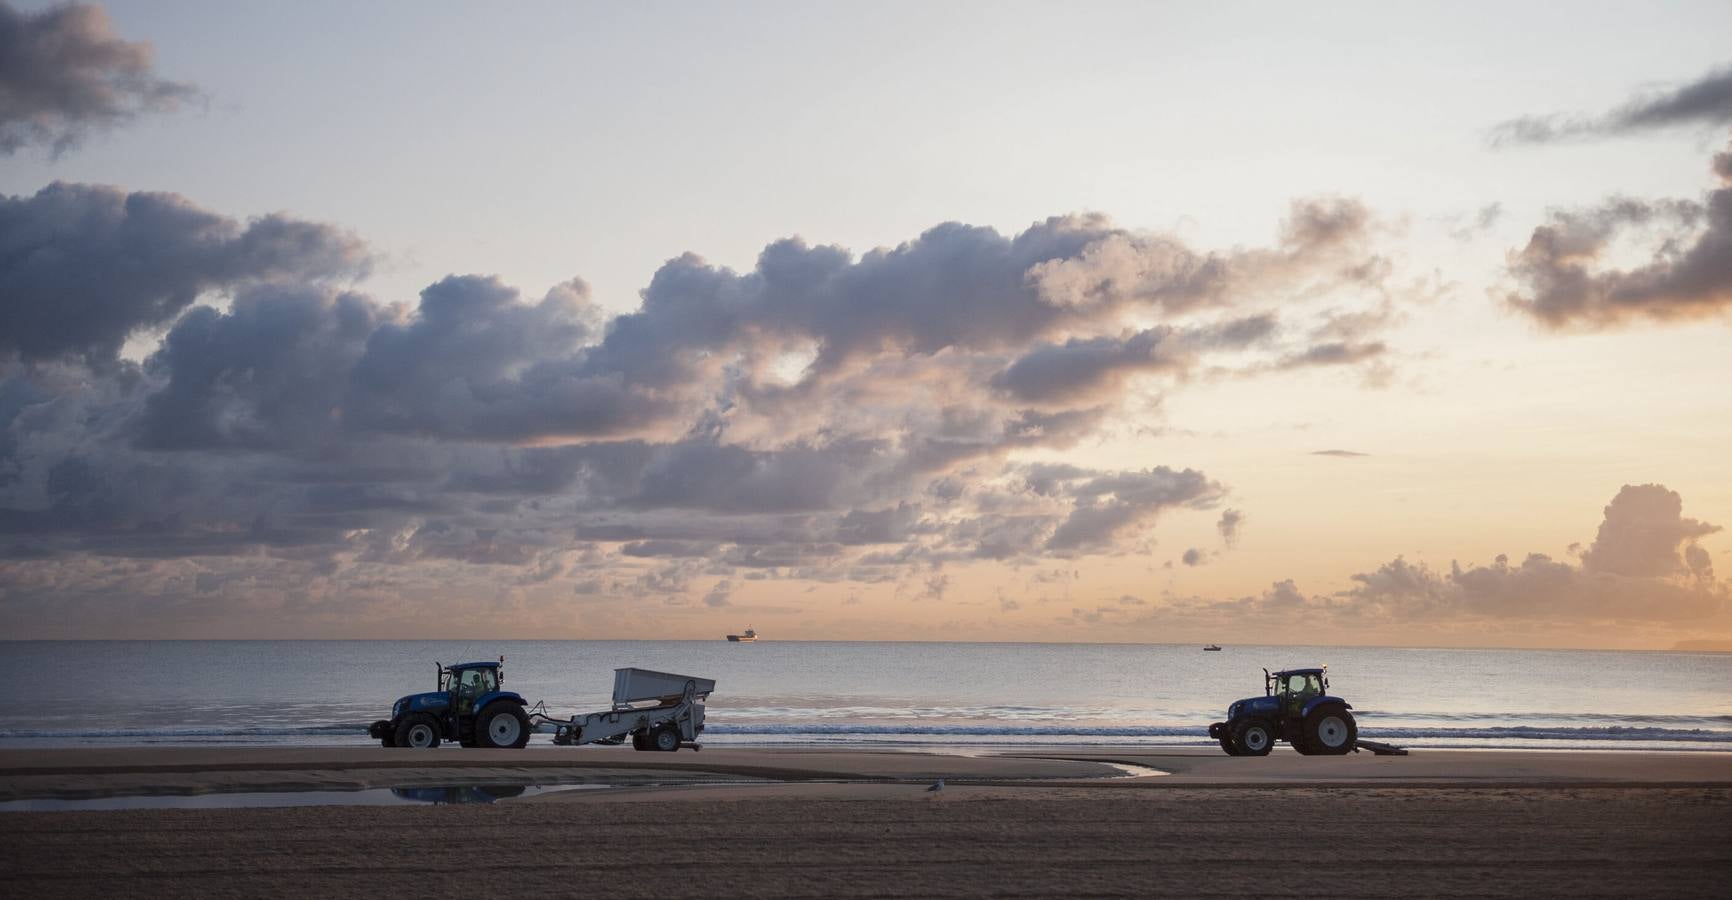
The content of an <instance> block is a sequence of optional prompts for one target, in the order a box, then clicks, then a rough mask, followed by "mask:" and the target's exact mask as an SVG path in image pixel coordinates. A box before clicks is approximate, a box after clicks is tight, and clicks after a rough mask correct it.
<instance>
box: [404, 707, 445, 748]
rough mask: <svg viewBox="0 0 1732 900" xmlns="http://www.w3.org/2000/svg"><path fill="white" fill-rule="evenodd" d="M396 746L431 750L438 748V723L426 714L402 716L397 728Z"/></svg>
mask: <svg viewBox="0 0 1732 900" xmlns="http://www.w3.org/2000/svg"><path fill="white" fill-rule="evenodd" d="M397 746H399V747H408V748H409V749H411V750H431V749H433V748H434V747H437V746H439V721H438V720H437V719H434V718H433V717H432V716H429V715H427V714H426V713H415V714H414V715H412V716H404V717H403V721H402V723H401V724H399V725H398V726H397Z"/></svg>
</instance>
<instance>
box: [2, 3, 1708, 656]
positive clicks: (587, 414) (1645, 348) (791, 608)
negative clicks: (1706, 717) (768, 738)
mask: <svg viewBox="0 0 1732 900" xmlns="http://www.w3.org/2000/svg"><path fill="white" fill-rule="evenodd" d="M1728 33H1732V7H1728V6H1727V5H1726V4H1722V3H1702V4H1688V3H1679V4H1666V5H1664V6H1663V7H1662V8H1656V7H1651V6H1650V7H1641V8H1638V7H1625V8H1619V7H1615V6H1614V7H1605V8H1598V7H1596V8H1586V7H1580V6H1572V7H1571V11H1570V14H1569V15H1567V16H1560V15H1559V14H1558V11H1557V9H1556V8H1554V7H1550V6H1546V5H1541V4H1518V5H1515V6H1513V7H1512V6H1510V5H1507V4H1506V5H1499V6H1495V7H1494V6H1489V5H1488V6H1484V7H1472V6H1470V7H1467V8H1448V9H1446V8H1441V7H1440V8H1438V9H1436V10H1421V9H1413V8H1390V7H1388V6H1387V5H1377V4H1366V5H1362V6H1332V7H1329V8H1327V9H1322V10H1318V9H1309V8H1299V7H1291V6H1275V5H1270V6H1251V7H1236V8H1235V7H1222V8H1212V9H1195V8H1186V7H1181V6H1158V5H1153V4H1142V3H1136V4H1099V5H1091V6H1087V7H1080V8H1079V7H1076V6H1072V5H1061V4H979V5H971V4H944V5H941V6H939V7H936V8H934V7H933V6H932V5H930V4H910V5H899V4H869V5H861V6H859V7H848V6H843V5H835V4H821V5H816V6H814V5H809V4H741V5H727V6H720V7H699V6H692V7H687V8H681V7H677V6H651V7H634V8H625V9H621V8H615V7H609V6H603V5H593V6H591V5H578V4H546V5H541V4H520V5H515V6H513V7H511V8H510V9H506V10H498V9H486V8H480V7H466V6H458V5H454V4H453V5H449V6H446V5H439V4H435V5H426V4H413V5H411V4H371V5H365V6H360V7H356V6H354V5H352V4H322V3H305V4H290V5H281V4H251V3H236V4H193V3H187V4H182V3H114V4H108V5H105V6H101V7H98V6H89V5H75V6H63V5H44V4H34V3H12V2H6V0H0V55H3V56H4V57H5V58H6V63H5V64H4V65H0V98H4V99H3V101H0V631H3V632H4V633H5V634H7V635H8V636H18V637H56V638H78V637H298V636H307V637H391V638H397V637H403V638H408V637H450V636H458V635H464V636H473V635H476V634H485V635H487V636H493V637H502V638H503V637H533V636H548V637H597V638H711V637H719V636H720V635H721V634H723V633H725V632H727V631H737V630H739V629H740V628H743V627H745V625H746V624H748V623H750V624H753V625H755V626H756V627H757V628H758V630H759V631H760V632H763V633H765V634H766V635H767V636H769V637H772V638H784V639H791V638H806V639H855V638H862V639H864V638H884V639H923V640H926V639H929V640H1051V641H1092V640H1108V641H1184V642H1193V641H1205V640H1214V641H1222V642H1228V641H1234V642H1248V641H1268V642H1281V643H1388V644H1427V645H1434V644H1444V645H1522V646H1600V647H1639V648H1668V647H1672V646H1674V645H1675V644H1678V643H1680V642H1690V641H1732V580H1729V579H1728V578H1727V573H1729V572H1732V538H1729V537H1728V536H1727V532H1726V531H1724V530H1722V528H1721V526H1724V525H1726V524H1727V523H1732V450H1729V448H1732V389H1729V388H1732V55H1729V54H1728V52H1727V50H1726V47H1725V42H1724V40H1723V37H1722V36H1723V35H1725V34H1728Z"/></svg>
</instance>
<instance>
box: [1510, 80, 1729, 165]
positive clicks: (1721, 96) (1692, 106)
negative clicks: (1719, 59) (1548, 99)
mask: <svg viewBox="0 0 1732 900" xmlns="http://www.w3.org/2000/svg"><path fill="white" fill-rule="evenodd" d="M1716 125H1732V67H1726V68H1720V69H1716V70H1714V71H1711V72H1708V73H1707V74H1705V75H1703V76H1702V77H1700V78H1698V79H1696V80H1695V81H1692V82H1690V83H1688V84H1685V85H1681V86H1678V87H1675V88H1672V89H1670V90H1665V91H1657V92H1652V93H1648V94H1644V95H1641V96H1638V97H1635V98H1633V99H1631V100H1629V101H1628V102H1626V103H1625V104H1624V105H1622V106H1620V107H1618V108H1617V109H1614V110H1611V111H1610V112H1607V113H1604V114H1602V115H1598V116H1587V115H1581V114H1561V113H1553V114H1549V115H1538V116H1522V117H1520V118H1516V119H1510V120H1509V121H1506V122H1502V123H1499V124H1498V125H1496V126H1495V127H1493V128H1492V130H1491V135H1490V140H1491V144H1492V145H1493V146H1497V147H1501V146H1508V145H1514V144H1549V143H1556V142H1559V141H1571V140H1586V139H1590V138H1599V137H1611V136H1619V135H1627V134H1637V133H1641V132H1646V131H1657V130H1661V129H1668V128H1680V127H1687V126H1704V127H1711V126H1716Z"/></svg>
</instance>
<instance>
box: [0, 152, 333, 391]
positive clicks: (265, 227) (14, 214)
mask: <svg viewBox="0 0 1732 900" xmlns="http://www.w3.org/2000/svg"><path fill="white" fill-rule="evenodd" d="M366 264H367V253H366V251H365V248H364V247H363V245H362V244H361V242H360V241H359V240H357V239H356V238H354V237H353V236H351V235H349V234H346V233H344V232H342V231H339V230H337V229H334V228H331V227H330V226H326V225H319V224H315V223H311V222H303V221H300V220H296V219H291V218H288V217H286V216H281V215H272V216H265V217H263V218H260V219H255V220H253V221H252V222H250V223H248V224H247V225H246V226H244V227H243V226H242V225H241V224H240V223H238V222H236V221H235V220H233V219H229V218H227V217H224V216H220V215H217V214H216V213H212V212H210V211H208V210H204V209H200V208H199V207H197V206H194V205H193V204H192V203H190V202H189V201H187V200H186V199H185V198H182V197H180V196H177V195H175V194H152V193H127V192H125V191H122V190H120V189H118V188H112V187H105V186H100V185H83V184H63V183H55V184H52V185H50V186H48V187H46V188H43V189H42V190H41V191H38V192H37V193H36V195H35V196H32V197H0V358H3V357H4V356H7V355H17V356H19V357H22V358H23V359H26V360H48V359H55V358H65V357H75V356H76V357H83V358H86V359H88V360H91V361H93V362H104V361H109V360H112V359H113V358H114V357H115V355H116V354H117V353H118V352H119V350H120V347H121V345H122V344H123V343H124V342H125V341H126V339H127V338H128V337H130V336H131V335H133V334H134V333H135V332H138V331H140V330H142V329H147V328H151V327H155V326H160V325H163V324H166V323H168V322H169V321H171V320H172V319H173V318H174V317H175V316H177V315H178V314H179V313H180V312H181V311H182V310H184V309H186V308H187V307H188V306H190V305H191V304H192V303H193V301H194V300H196V299H198V297H199V296H200V295H202V294H205V293H207V292H214V291H230V290H234V289H235V288H238V287H240V286H243V285H246V284H249V283H253V282H258V281H262V280H269V279H294V280H300V281H305V280H309V279H311V280H319V279H329V278H345V277H351V276H355V275H358V274H360V273H362V272H363V271H364V270H365V267H366Z"/></svg>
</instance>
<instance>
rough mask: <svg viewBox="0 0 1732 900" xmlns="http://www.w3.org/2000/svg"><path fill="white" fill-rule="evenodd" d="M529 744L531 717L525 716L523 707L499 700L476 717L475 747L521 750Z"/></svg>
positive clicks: (490, 704) (488, 705)
mask: <svg viewBox="0 0 1732 900" xmlns="http://www.w3.org/2000/svg"><path fill="white" fill-rule="evenodd" d="M527 743H529V717H528V716H526V715H524V714H523V707H521V706H518V705H517V704H515V703H511V702H508V701H504V700H498V701H494V702H493V703H489V704H487V708H486V709H484V710H482V711H481V715H479V716H476V717H475V746H477V747H495V748H499V749H502V750H521V749H523V745H524V744H527Z"/></svg>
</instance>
